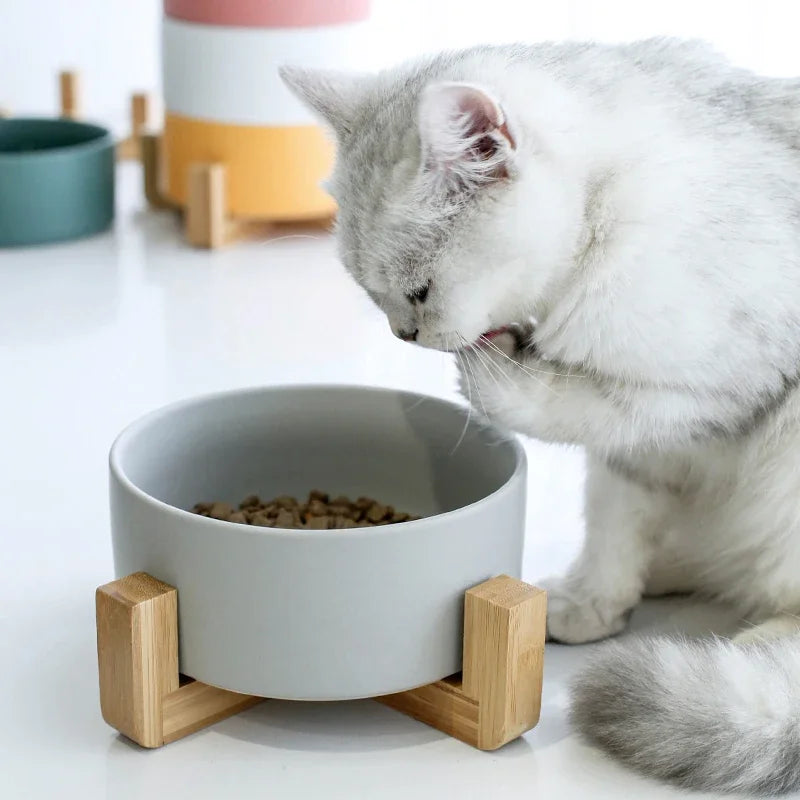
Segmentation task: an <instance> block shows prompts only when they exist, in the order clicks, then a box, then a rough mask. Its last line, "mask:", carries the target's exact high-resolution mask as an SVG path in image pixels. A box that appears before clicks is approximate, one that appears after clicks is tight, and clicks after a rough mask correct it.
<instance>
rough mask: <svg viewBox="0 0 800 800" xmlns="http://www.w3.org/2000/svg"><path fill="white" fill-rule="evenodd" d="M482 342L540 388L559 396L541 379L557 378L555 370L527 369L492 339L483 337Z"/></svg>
mask: <svg viewBox="0 0 800 800" xmlns="http://www.w3.org/2000/svg"><path fill="white" fill-rule="evenodd" d="M480 340H481V341H482V342H485V343H486V344H487V345H489V347H491V348H492V349H493V350H495V351H496V352H498V353H499V354H500V355H501V356H503V357H504V358H505V359H506V360H508V361H510V362H511V363H512V364H513V365H514V366H515V367H516V368H517V369H520V370H522V372H523V373H525V375H527V376H528V377H529V378H531V380H534V381H536V383H538V384H539V385H540V386H543V387H544V388H545V389H547V390H548V391H549V392H552V393H553V394H554V395H556V396H558V392H557V391H556V390H555V389H553V387H552V386H550V385H549V384H548V383H547V382H546V381H543V380H542V379H541V378H540V377H539V375H550V376H556V375H558V373H557V372H555V371H554V370H545V369H530V368H528V367H526V366H525V365H524V364H520V362H519V361H515V360H514V359H513V358H511V356H509V355H508V353H504V352H503V351H502V350H501V349H500V348H499V347H498V346H497V345H496V344H495V343H494V342H493V341H492V340H491V339H487V338H486V337H485V336H481V337H480ZM498 366H499V365H498ZM560 377H569V376H565V375H562V376H560Z"/></svg>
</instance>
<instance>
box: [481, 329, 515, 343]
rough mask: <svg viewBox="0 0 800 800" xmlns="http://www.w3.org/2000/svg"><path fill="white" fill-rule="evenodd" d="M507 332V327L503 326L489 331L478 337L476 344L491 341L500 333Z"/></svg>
mask: <svg viewBox="0 0 800 800" xmlns="http://www.w3.org/2000/svg"><path fill="white" fill-rule="evenodd" d="M507 330H508V325H504V326H503V327H502V328H493V329H492V330H490V331H486V333H482V334H481V335H480V336H479V337H478V341H477V342H476V344H480V343H481V342H482V341H487V340H488V341H491V340H492V339H494V337H495V336H499V335H500V334H501V333H505V332H506V331H507Z"/></svg>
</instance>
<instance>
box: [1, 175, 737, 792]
mask: <svg viewBox="0 0 800 800" xmlns="http://www.w3.org/2000/svg"><path fill="white" fill-rule="evenodd" d="M119 178H120V185H119V189H118V206H119V213H118V219H117V222H116V225H115V228H114V230H113V232H110V233H108V234H106V235H102V236H99V237H95V238H92V239H87V240H84V241H80V242H74V243H68V244H60V245H53V246H45V247H38V248H28V249H18V250H0V388H1V390H2V401H0V409H2V413H0V443H1V445H0V446H1V447H2V450H0V534H1V535H2V553H3V556H2V560H0V564H2V580H0V703H2V714H0V797H2V798H9V800H11V799H12V798H14V799H16V798H23V797H25V798H27V797H30V798H39V797H42V798H44V797H47V798H52V797H54V796H56V797H73V796H75V797H81V798H84V799H86V798H101V797H110V798H114V800H124V799H125V798H144V797H147V798H154V797H157V796H160V795H163V796H164V797H170V798H176V797H177V798H180V797H191V798H249V797H253V798H294V797H298V798H340V797H341V798H353V799H355V798H377V799H379V800H383V798H387V799H388V798H406V797H413V798H434V797H435V798H440V797H447V796H452V797H458V798H465V799H466V798H482V800H486V798H494V797H500V796H501V793H502V794H506V793H507V794H508V795H509V796H515V797H531V798H534V797H536V798H545V797H546V798H555V799H556V800H569V798H597V799H598V800H600V799H601V798H615V799H616V798H619V797H622V796H628V797H632V798H643V799H644V800H648V799H650V798H652V799H653V800H655V798H673V797H681V796H684V794H683V793H681V792H679V791H677V790H674V789H671V788H668V787H665V786H661V785H657V784H654V783H651V782H649V781H647V780H645V779H642V778H639V777H637V776H634V775H632V774H631V773H630V772H628V771H627V770H626V769H624V768H622V767H620V766H618V765H617V764H615V763H612V762H611V761H609V760H607V759H606V758H604V757H603V756H602V755H600V754H599V753H598V752H596V751H594V750H592V749H591V748H589V747H587V746H585V745H584V744H582V743H581V742H580V741H578V740H577V738H576V737H575V736H573V735H572V734H571V733H570V731H569V728H568V725H567V721H566V716H565V708H566V683H567V681H568V680H569V678H570V676H571V675H572V674H573V672H574V671H575V670H576V668H578V667H579V666H580V664H581V663H582V662H584V661H585V660H586V659H587V658H591V655H592V649H593V648H592V647H573V648H570V647H560V646H552V647H551V646H548V649H547V658H546V668H545V686H544V699H543V706H542V718H541V722H540V724H539V726H538V727H537V728H536V729H535V730H534V731H532V732H530V733H529V734H527V735H525V736H524V737H522V738H521V739H520V740H518V741H516V742H514V743H512V744H510V745H508V746H507V747H505V748H504V749H502V750H500V751H498V752H496V753H480V752H477V751H475V750H472V749H471V748H469V747H467V746H466V745H464V744H461V743H460V742H457V741H454V740H452V739H449V738H448V737H446V736H444V735H443V734H440V733H438V732H437V731H434V730H432V729H430V728H427V727H426V726H424V725H422V724H420V723H417V722H414V721H412V720H410V719H408V718H406V717H404V716H402V715H400V714H397V713H396V712H394V711H391V710H389V709H387V708H384V707H382V706H380V705H378V704H377V703H374V702H372V701H358V702H353V703H331V704H311V703H289V702H274V701H270V702H266V703H263V704H261V705H260V706H258V707H256V708H254V709H251V710H249V711H247V712H245V713H243V714H240V715H239V716H237V717H234V718H231V719H228V720H226V721H224V722H221V723H219V724H217V725H215V726H214V727H213V728H211V729H208V730H205V731H202V732H200V733H197V734H195V735H193V736H190V737H188V738H187V739H184V740H182V741H179V742H176V743H174V744H171V745H169V746H168V747H165V748H163V749H161V750H158V751H149V752H148V751H144V750H141V749H140V748H138V747H136V746H135V745H132V744H131V743H129V742H128V741H127V740H125V739H124V738H122V737H120V736H118V735H117V734H116V733H115V732H114V731H113V730H111V729H110V728H109V727H108V726H107V725H106V724H105V723H104V722H103V720H102V718H101V717H100V711H99V706H98V693H97V670H96V660H95V659H96V652H95V630H94V589H95V587H96V586H98V585H99V584H102V583H105V582H107V581H109V580H111V579H112V578H113V570H112V563H111V548H110V538H109V530H108V525H109V518H108V509H107V496H106V490H107V483H106V455H107V451H108V447H109V445H110V443H111V441H112V439H113V437H114V436H115V435H116V434H117V432H118V431H119V430H120V429H121V428H122V427H123V426H124V425H126V424H127V423H128V422H130V421H131V420H133V419H134V418H136V417H138V416H139V415H140V414H142V413H144V412H146V411H148V410H149V409H151V408H153V407H155V406H159V405H161V404H163V403H166V402H169V401H172V400H175V399H179V398H183V397H187V396H190V395H194V394H197V393H202V392H207V391H213V390H219V389H226V388H234V387H239V386H247V385H257V384H277V383H283V382H330V381H335V382H347V383H365V384H374V385H382V386H395V387H402V388H408V389H412V390H416V391H421V392H427V393H430V394H435V395H440V396H444V397H453V398H454V397H456V393H455V370H454V366H453V364H452V361H451V359H450V357H448V356H445V355H443V354H439V353H433V352H429V351H424V350H421V349H419V348H416V347H412V346H409V345H407V344H404V343H402V342H399V341H397V340H395V339H394V338H393V337H392V336H391V334H390V332H389V328H388V325H387V323H386V321H385V319H384V318H383V317H382V316H381V315H380V314H379V313H378V312H377V311H376V310H375V309H374V308H372V307H371V305H370V303H369V302H368V301H367V300H366V299H365V297H364V296H363V295H362V294H361V292H360V291H359V290H358V289H357V288H356V287H355V285H354V284H353V283H352V282H351V281H350V279H349V278H348V276H347V275H346V274H345V272H344V270H343V268H342V267H341V265H340V264H339V263H338V261H337V260H336V257H335V254H334V248H333V242H332V241H331V239H330V238H329V237H327V236H324V235H315V236H312V237H302V238H286V239H283V240H277V241H268V242H251V243H246V244H239V245H236V246H233V247H231V248H229V249H225V250H222V251H219V252H205V251H196V250H192V249H190V248H188V247H187V246H186V245H185V244H184V243H183V241H182V238H181V236H180V232H179V228H178V224H177V222H176V220H175V219H174V217H173V216H172V215H171V214H169V213H152V212H150V211H148V210H146V208H145V206H144V202H143V199H142V197H141V192H140V188H139V172H138V167H137V166H135V165H130V164H128V165H124V166H122V167H120V170H119ZM528 453H529V456H530V498H529V512H528V535H527V544H526V556H525V567H524V575H523V577H525V578H526V579H527V580H530V581H533V582H535V580H536V579H537V578H540V577H543V576H544V575H546V574H549V573H550V572H554V571H561V570H563V568H564V567H565V565H566V564H567V562H568V561H569V559H570V557H571V556H572V554H574V552H575V550H576V548H577V546H578V544H579V542H580V537H581V483H582V477H583V461H582V457H581V455H580V453H578V452H576V451H569V450H563V449H558V448H551V447H546V446H543V445H540V444H533V443H532V444H529V445H528ZM729 624H730V618H729V615H728V614H727V613H726V612H725V611H724V609H716V608H708V607H698V606H697V605H696V604H694V603H691V602H689V601H687V600H678V601H669V602H667V601H658V602H653V603H650V604H648V605H647V606H646V607H645V608H644V609H642V610H641V611H640V612H637V614H636V615H635V617H634V623H633V627H634V628H636V629H642V628H648V629H650V628H653V627H658V628H663V629H667V630H669V629H680V630H686V631H694V632H697V631H705V630H712V629H713V630H719V631H724V630H725V629H726V626H729ZM694 796H695V797H699V795H694ZM706 796H710V795H706Z"/></svg>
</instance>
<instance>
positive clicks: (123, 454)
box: [111, 386, 526, 700]
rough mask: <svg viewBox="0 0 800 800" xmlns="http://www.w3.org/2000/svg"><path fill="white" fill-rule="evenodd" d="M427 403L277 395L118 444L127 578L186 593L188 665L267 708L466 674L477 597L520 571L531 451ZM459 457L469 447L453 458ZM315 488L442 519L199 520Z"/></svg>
mask: <svg viewBox="0 0 800 800" xmlns="http://www.w3.org/2000/svg"><path fill="white" fill-rule="evenodd" d="M464 424H465V411H464V410H463V409H462V408H460V407H459V406H456V405H453V404H451V403H447V402H445V401H442V400H438V399H434V398H431V397H424V396H421V395H416V394H410V393H406V392H398V391H392V390H387V389H370V388H363V387H355V386H353V387H346V386H338V387H337V386H302V387H285V388H281V387H278V388H264V389H255V390H246V391H238V392H232V393H225V394H219V395H212V396H208V397H201V398H199V399H193V400H189V401H186V402H182V403H179V404H177V405H172V406H169V407H167V408H165V409H162V410H159V411H156V412H154V413H151V414H149V415H147V416H146V417H144V418H143V419H141V420H140V421H138V422H136V423H134V424H133V425H132V426H131V427H129V428H128V429H127V430H125V431H124V432H123V433H122V434H121V435H120V436H119V438H118V439H117V441H116V442H115V444H114V446H113V448H112V450H111V514H112V517H111V518H112V534H113V544H114V564H115V570H116V574H117V577H121V576H123V575H126V574H128V573H131V572H136V571H138V570H144V571H146V572H149V573H151V574H152V575H154V576H155V577H156V578H160V579H161V580H163V581H166V582H167V583H170V584H172V585H173V586H176V587H177V588H178V609H179V610H178V614H179V627H180V659H181V671H182V672H183V673H185V674H187V675H190V676H191V677H193V678H196V679H197V680H201V681H204V682H205V683H210V684H214V685H216V686H221V687H223V688H226V689H232V690H235V691H240V692H247V693H251V694H257V695H263V696H265V697H275V698H288V699H298V700H334V699H349V698H356V697H370V696H375V695H381V694H388V693H390V692H395V691H401V690H404V689H408V688H411V687H415V686H419V685H422V684H425V683H429V682H431V681H434V680H438V679H440V678H443V677H445V676H447V675H450V674H452V673H454V672H458V671H459V670H460V669H461V643H462V642H461V636H462V622H463V620H462V610H463V593H464V591H465V590H466V589H468V588H469V587H470V586H473V585H475V584H477V583H480V582H481V581H483V580H486V579H487V578H489V577H491V576H493V575H497V574H500V573H505V574H508V575H511V576H514V577H519V574H520V568H521V563H522V545H523V533H524V514H525V472H526V462H525V455H524V451H523V449H522V448H521V447H520V445H519V444H518V443H517V442H516V441H514V440H509V439H506V438H504V437H503V436H502V435H501V434H500V433H499V432H498V431H496V430H494V429H492V428H489V427H486V426H483V425H479V424H478V423H476V422H475V421H470V422H469V424H468V425H467V428H466V432H465V433H464V436H463V439H461V442H460V444H458V446H457V447H456V446H455V445H456V444H457V443H458V441H459V439H460V437H461V435H462V431H463V430H464ZM454 448H455V449H454ZM312 488H318V489H322V490H323V491H328V492H331V493H332V494H345V495H349V496H351V497H357V496H359V495H368V496H371V497H374V498H376V499H378V500H380V501H382V502H385V503H390V504H392V505H394V506H395V507H396V508H398V509H401V510H404V511H409V512H412V513H415V514H420V515H425V519H422V520H419V521H415V522H405V523H400V524H395V525H386V526H381V527H378V528H361V529H351V530H342V531H310V530H309V531H305V530H301V531H296V530H280V529H273V528H260V527H254V526H248V525H239V524H235V523H229V522H220V521H217V520H214V519H209V518H206V517H201V516H197V515H194V514H192V513H190V512H188V511H186V510H184V509H189V508H191V507H192V506H193V505H194V503H196V502H199V501H209V500H225V501H227V502H230V503H232V504H233V503H235V502H237V501H238V500H240V499H241V498H243V497H245V496H246V495H248V494H251V493H254V492H255V493H257V494H260V495H261V496H262V497H265V498H268V497H273V496H277V495H280V494H284V493H285V494H291V495H295V496H305V495H306V494H307V493H308V491H309V490H310V489H312Z"/></svg>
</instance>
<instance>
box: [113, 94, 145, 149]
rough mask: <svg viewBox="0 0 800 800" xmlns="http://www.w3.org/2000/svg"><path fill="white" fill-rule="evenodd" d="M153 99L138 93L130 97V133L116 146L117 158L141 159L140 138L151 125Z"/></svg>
mask: <svg viewBox="0 0 800 800" xmlns="http://www.w3.org/2000/svg"><path fill="white" fill-rule="evenodd" d="M152 109H153V99H152V97H151V96H150V95H149V94H145V93H143V92H138V93H136V94H134V95H131V132H130V135H129V136H127V137H126V138H125V139H123V140H122V141H121V142H120V143H119V144H118V145H117V158H128V159H133V160H140V159H142V155H143V154H142V137H143V136H144V134H145V131H146V130H147V129H148V128H149V126H150V125H151V124H152V116H153V110H152Z"/></svg>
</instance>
